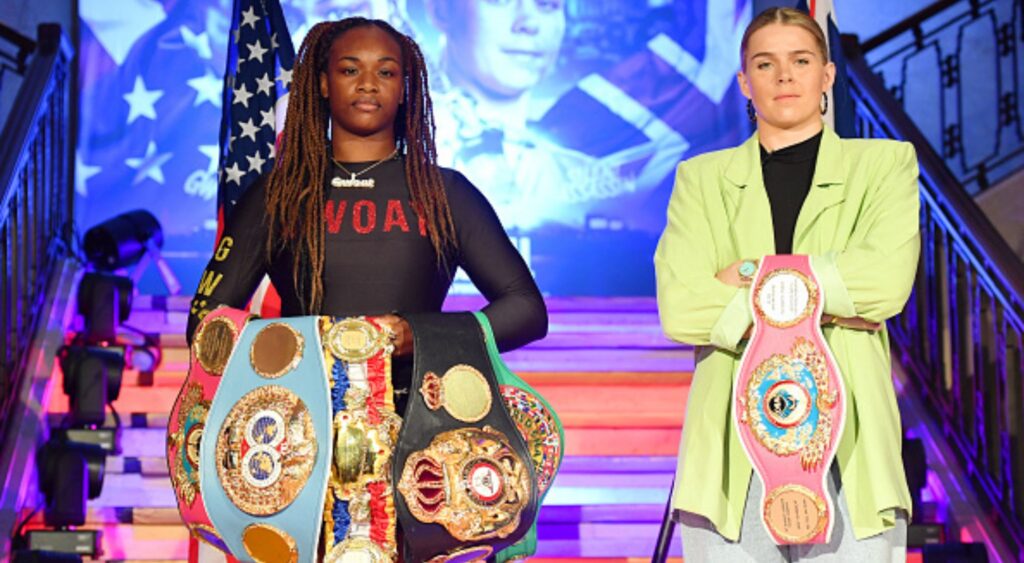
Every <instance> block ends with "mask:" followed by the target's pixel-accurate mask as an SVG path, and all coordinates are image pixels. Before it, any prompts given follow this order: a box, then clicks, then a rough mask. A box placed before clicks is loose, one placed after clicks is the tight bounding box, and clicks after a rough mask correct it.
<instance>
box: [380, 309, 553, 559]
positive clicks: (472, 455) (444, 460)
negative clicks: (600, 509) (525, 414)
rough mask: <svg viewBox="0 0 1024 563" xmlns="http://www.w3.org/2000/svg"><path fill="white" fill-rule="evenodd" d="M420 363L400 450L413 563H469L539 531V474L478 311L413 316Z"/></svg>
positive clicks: (403, 516)
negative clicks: (507, 397) (496, 370)
mask: <svg viewBox="0 0 1024 563" xmlns="http://www.w3.org/2000/svg"><path fill="white" fill-rule="evenodd" d="M405 318H406V319H407V320H408V321H409V324H410V326H411V327H412V332H413V338H414V350H415V359H414V366H413V378H412V385H411V387H410V390H409V394H410V397H409V403H408V406H407V407H406V412H405V416H404V423H403V425H402V431H401V434H400V437H399V443H398V447H397V448H396V451H395V456H394V465H393V472H394V473H393V482H394V483H395V484H396V493H395V509H396V513H397V515H398V520H399V522H400V523H401V527H402V529H403V531H404V534H405V546H404V547H405V549H404V557H405V560H406V561H430V562H431V563H433V562H438V563H440V562H444V561H468V560H476V559H474V558H482V557H486V556H489V555H492V554H494V553H496V552H499V551H501V550H503V549H505V548H507V547H509V546H511V545H512V544H514V543H516V542H517V541H518V540H519V539H521V538H522V537H523V536H524V535H525V534H527V532H528V531H529V530H530V527H531V526H532V525H533V522H534V520H535V518H536V515H537V510H538V494H537V490H538V489H537V486H536V482H537V481H536V475H535V471H534V467H533V463H532V462H531V458H530V454H529V450H528V448H527V445H526V442H525V441H524V440H523V437H522V436H521V435H520V433H519V430H518V429H517V427H516V424H515V422H514V421H513V419H512V418H511V417H510V416H509V414H508V412H507V411H506V409H505V407H504V403H503V399H502V394H501V390H500V389H499V387H498V381H497V379H496V376H495V374H494V371H493V368H492V364H491V360H490V358H489V357H488V354H487V348H486V345H485V342H484V336H483V332H482V330H481V327H480V324H479V323H478V322H477V320H476V319H475V318H474V317H473V315H472V314H470V313H427V314H410V315H406V317H405Z"/></svg>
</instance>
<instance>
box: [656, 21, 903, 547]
mask: <svg viewBox="0 0 1024 563" xmlns="http://www.w3.org/2000/svg"><path fill="white" fill-rule="evenodd" d="M741 56H742V70H741V71H740V72H739V73H738V80H739V85H740V88H741V89H742V91H743V94H744V95H745V96H746V97H747V98H748V100H749V101H748V111H749V113H750V116H751V119H752V120H754V121H756V123H757V132H756V133H755V134H754V135H753V136H752V137H751V138H750V139H749V140H748V141H746V142H745V143H744V144H742V145H740V146H739V147H736V148H732V149H727V150H723V151H718V152H714V153H710V154H705V155H701V156H698V157H695V158H692V159H690V160H687V161H686V162H683V163H682V164H680V165H679V168H678V171H677V175H676V184H675V188H674V191H673V194H672V199H671V201H670V203H669V208H668V225H667V227H666V229H665V232H664V234H663V236H662V238H661V241H660V243H659V245H658V250H657V252H656V254H655V267H656V271H657V278H658V306H659V310H660V314H661V321H662V326H663V329H664V331H665V333H666V334H667V335H668V336H669V337H670V338H672V339H675V340H678V341H680V342H685V343H689V344H692V345H694V346H696V347H697V348H696V357H697V364H696V371H695V373H694V377H693V382H692V385H691V390H690V396H689V403H688V407H687V412H686V420H685V423H684V426H683V438H682V444H681V446H680V457H679V465H678V470H677V473H676V487H675V490H674V491H673V503H672V504H673V507H674V508H675V509H676V510H677V511H679V521H680V523H681V526H682V535H683V550H684V553H685V556H686V560H687V562H688V563H692V562H696V561H793V560H801V559H804V558H810V557H813V558H814V560H815V561H840V560H842V561H857V560H859V561H890V560H891V561H904V560H905V553H906V547H905V545H906V522H907V518H908V516H909V511H910V506H911V502H910V494H909V491H908V489H907V484H906V481H905V478H904V473H903V465H902V457H901V452H900V449H901V448H900V446H901V430H900V418H899V411H898V409H897V405H896V395H895V391H894V388H893V384H892V380H891V373H892V371H891V366H890V359H889V341H888V335H887V333H886V331H885V326H884V323H885V320H886V319H888V318H890V317H892V316H893V315H895V314H897V313H899V311H900V310H901V309H902V308H903V305H904V303H905V302H906V299H907V297H908V295H909V293H910V289H911V284H912V282H913V279H914V274H915V272H916V268H917V258H918V253H919V250H920V240H919V235H918V206H919V200H918V198H919V195H918V184H917V175H918V171H917V162H916V156H915V153H914V149H913V147H912V146H911V145H909V144H907V143H898V142H892V141H884V140H862V139H856V140H846V139H840V138H839V137H838V136H836V134H835V133H834V132H833V131H832V130H831V129H829V128H828V127H826V126H825V125H824V124H823V122H822V117H821V116H822V114H823V113H824V112H825V109H826V108H827V104H828V96H827V92H828V91H829V89H830V88H831V85H832V82H833V79H834V77H835V68H834V67H833V65H832V64H831V63H830V62H828V61H829V58H828V52H827V44H826V42H825V38H824V36H823V35H822V32H821V29H820V28H819V27H818V25H817V24H816V23H815V22H814V20H812V19H811V18H810V17H808V16H807V15H806V14H805V13H803V12H800V11H796V10H792V9H787V8H771V9H769V10H766V11H765V12H762V13H761V14H759V15H758V16H757V17H755V18H754V19H753V21H752V22H751V24H750V26H749V27H748V28H747V30H746V32H745V34H744V36H743V41H742V45H741ZM774 254H802V255H808V256H810V260H811V264H812V266H813V269H814V272H815V273H816V276H817V278H818V281H819V283H820V284H821V287H822V289H823V291H824V295H825V303H824V314H825V315H824V320H823V323H826V324H825V325H824V326H823V327H822V328H823V332H824V335H825V339H826V341H827V342H828V345H829V347H830V349H831V350H832V353H833V355H834V356H835V358H836V361H837V365H838V367H839V370H840V372H841V373H842V377H843V381H844V384H845V387H846V401H847V403H846V404H847V405H848V406H847V413H848V414H847V419H846V424H845V426H844V430H843V433H842V435H841V437H840V441H839V446H838V451H837V453H836V456H835V461H834V463H833V465H832V467H831V469H830V470H829V472H830V475H829V479H828V481H829V484H828V485H829V486H828V488H829V494H831V495H833V503H834V506H835V507H836V509H835V511H834V512H835V515H834V517H835V519H836V520H835V523H834V527H833V530H832V534H831V540H830V542H829V543H828V544H819V545H799V546H776V545H775V544H774V543H773V541H772V540H771V538H770V536H769V535H768V532H767V531H766V530H765V528H764V525H763V524H762V522H761V516H760V514H759V513H758V512H759V510H758V507H759V504H760V499H761V496H762V490H761V489H762V485H761V483H760V481H759V479H756V478H754V479H751V476H752V469H751V464H750V462H749V459H748V458H747V456H746V454H745V453H744V450H743V448H742V446H741V444H740V440H739V438H738V436H737V435H736V432H735V429H734V427H733V424H732V413H731V410H730V403H731V398H732V381H733V377H734V374H735V373H736V370H737V366H738V363H739V360H740V357H741V355H742V353H743V350H744V346H745V345H746V340H745V339H746V337H747V336H749V331H750V328H751V324H752V317H751V313H750V311H749V307H748V302H749V288H748V287H747V286H748V285H749V283H750V274H751V270H752V269H756V267H752V265H756V261H757V260H758V259H760V258H761V257H763V256H766V255H774ZM840 318H845V319H856V320H855V321H851V322H844V323H841V324H837V323H835V322H834V320H835V319H840Z"/></svg>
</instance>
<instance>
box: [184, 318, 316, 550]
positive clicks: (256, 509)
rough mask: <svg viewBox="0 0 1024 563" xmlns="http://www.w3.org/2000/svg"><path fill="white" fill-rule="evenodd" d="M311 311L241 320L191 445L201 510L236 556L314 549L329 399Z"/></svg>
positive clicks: (314, 321)
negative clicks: (195, 444) (202, 428)
mask: <svg viewBox="0 0 1024 563" xmlns="http://www.w3.org/2000/svg"><path fill="white" fill-rule="evenodd" d="M319 329H320V318H319V317H293V318H283V319H261V320H253V321H250V322H249V324H248V325H247V326H246V327H245V329H244V330H243V331H242V334H241V336H240V337H239V339H238V343H237V344H236V345H235V352H234V353H233V354H232V355H231V359H230V360H229V361H228V365H227V368H226V369H225V371H224V378H223V379H224V380H223V381H222V383H221V385H220V388H219V389H218V390H217V395H216V396H215V397H214V398H213V403H212V404H211V405H210V415H209V418H207V423H206V428H207V430H206V432H205V434H204V436H203V440H202V442H201V444H200V466H199V468H200V486H201V489H202V493H203V497H204V499H205V500H206V510H207V512H208V513H209V515H210V521H211V522H212V523H213V525H214V527H215V528H216V530H217V532H218V534H219V535H220V537H221V538H223V540H224V543H225V544H226V545H227V547H228V549H229V550H230V551H231V554H232V555H234V556H235V557H236V558H238V559H240V560H242V561H261V562H262V561H274V562H277V561H280V562H282V563H284V562H294V561H312V560H314V559H315V558H316V554H317V543H318V541H317V540H318V537H319V533H320V526H321V518H320V516H321V515H322V513H323V506H324V495H325V492H326V488H327V481H328V478H329V475H330V459H331V446H332V441H331V403H330V389H329V387H328V383H327V378H326V377H325V373H326V370H325V366H324V348H323V346H322V344H321V338H320V330H319Z"/></svg>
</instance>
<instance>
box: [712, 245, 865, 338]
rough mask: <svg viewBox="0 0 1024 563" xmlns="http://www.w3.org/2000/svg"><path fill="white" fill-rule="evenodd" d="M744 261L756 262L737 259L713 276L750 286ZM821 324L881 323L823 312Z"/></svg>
mask: <svg viewBox="0 0 1024 563" xmlns="http://www.w3.org/2000/svg"><path fill="white" fill-rule="evenodd" d="M744 262H754V263H756V261H755V260H749V259H743V260H737V261H735V262H733V263H732V264H729V265H728V266H726V267H725V268H722V269H721V270H719V272H718V273H717V274H715V277H716V278H718V281H720V282H722V283H724V284H726V285H731V286H734V287H749V286H750V281H751V279H750V277H749V276H744V275H742V274H740V267H741V266H742V265H743V264H744ZM821 324H822V325H829V324H831V325H835V326H841V327H844V328H852V329H856V330H867V331H877V330H882V323H876V322H872V321H869V320H866V319H863V318H861V317H836V316H835V315H828V314H824V315H822V316H821ZM749 336H750V331H749V330H748V331H747V334H745V335H744V336H743V337H744V338H747V337H749Z"/></svg>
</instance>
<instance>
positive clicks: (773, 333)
mask: <svg viewBox="0 0 1024 563" xmlns="http://www.w3.org/2000/svg"><path fill="white" fill-rule="evenodd" d="M751 287H752V291H751V292H750V295H751V307H752V310H753V313H754V330H753V335H752V336H751V338H750V342H749V343H748V344H747V347H746V350H745V351H744V352H743V358H742V360H741V361H740V368H739V374H738V376H737V381H736V383H735V385H734V387H733V400H734V406H735V408H734V417H733V418H734V421H735V424H736V428H737V429H738V431H739V436H740V441H741V443H742V444H743V449H744V450H745V451H746V453H747V456H748V457H749V458H750V462H751V464H752V465H753V467H754V469H755V471H756V472H757V475H758V478H759V479H761V482H762V483H763V484H764V497H763V498H762V499H761V515H762V519H763V521H764V525H765V527H766V528H767V530H768V533H769V534H770V535H771V537H772V539H773V540H774V541H775V543H777V544H780V545H782V544H805V543H826V542H828V539H829V537H830V535H831V532H832V524H833V522H834V518H833V511H834V510H835V507H834V505H833V503H832V499H831V497H830V496H829V494H828V492H827V491H828V489H827V486H826V479H827V478H828V470H829V467H830V466H831V464H832V459H833V457H834V456H835V452H836V448H837V446H838V443H839V436H840V434H841V433H842V429H843V422H844V420H845V414H846V410H845V402H844V388H843V381H842V377H841V374H840V373H839V369H838V367H837V365H836V362H835V359H834V358H833V357H832V353H831V351H830V350H829V348H828V345H827V344H826V342H825V339H824V336H823V335H822V333H821V328H820V326H819V323H820V321H821V314H822V308H823V305H824V295H823V294H822V290H821V287H820V286H819V284H818V281H817V278H816V277H815V274H814V271H813V270H812V269H811V264H810V259H809V258H808V257H807V256H804V255H778V256H765V257H764V258H763V259H762V260H761V264H760V267H759V268H758V270H757V275H756V277H755V278H754V280H753V284H752V285H751Z"/></svg>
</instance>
